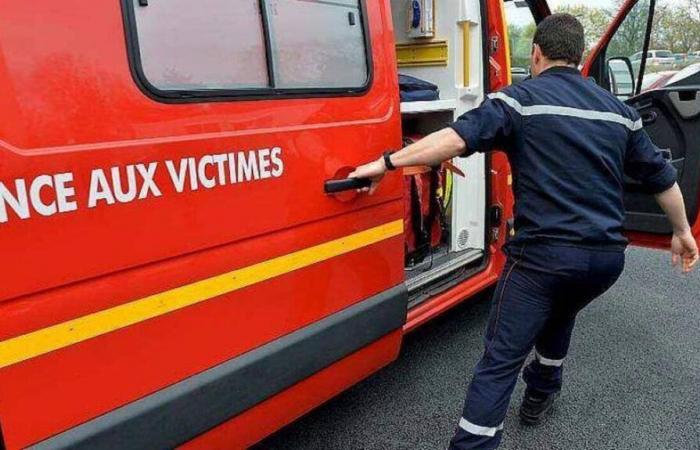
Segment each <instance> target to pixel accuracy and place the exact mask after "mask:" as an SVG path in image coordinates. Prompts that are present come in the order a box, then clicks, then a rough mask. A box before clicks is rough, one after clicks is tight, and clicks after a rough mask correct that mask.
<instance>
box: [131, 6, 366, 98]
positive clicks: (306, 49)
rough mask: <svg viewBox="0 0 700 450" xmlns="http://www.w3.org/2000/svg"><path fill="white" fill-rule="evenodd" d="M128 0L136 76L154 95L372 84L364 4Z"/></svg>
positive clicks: (337, 89)
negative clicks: (369, 82)
mask: <svg viewBox="0 0 700 450" xmlns="http://www.w3.org/2000/svg"><path fill="white" fill-rule="evenodd" d="M125 1H126V3H127V5H129V7H130V10H129V11H127V18H128V24H129V26H130V29H131V33H130V35H129V38H130V42H131V43H132V44H137V46H136V45H132V46H131V49H132V51H134V49H135V48H137V49H138V54H137V55H136V56H138V58H136V61H135V63H136V64H137V67H138V68H140V72H139V77H140V78H141V79H142V80H144V79H145V80H144V81H145V84H146V86H147V87H149V88H151V86H153V88H155V89H153V88H151V90H153V91H154V93H156V94H157V95H163V96H168V97H178V96H179V97H186V98H190V97H211V96H227V95H246V94H250V93H254V94H255V95H265V94H266V93H268V92H270V93H272V92H273V91H274V92H275V93H276V94H279V93H285V92H286V90H295V89H304V90H303V91H302V92H301V93H306V92H307V90H308V89H313V90H318V91H322V92H344V91H346V90H360V89H362V88H364V87H365V86H366V84H367V81H368V79H369V67H368V57H367V51H368V49H367V46H366V36H365V29H364V22H363V21H364V17H363V8H362V4H361V0H197V1H192V0H148V1H144V0H125ZM334 90H335V91H334ZM246 91H248V92H246Z"/></svg>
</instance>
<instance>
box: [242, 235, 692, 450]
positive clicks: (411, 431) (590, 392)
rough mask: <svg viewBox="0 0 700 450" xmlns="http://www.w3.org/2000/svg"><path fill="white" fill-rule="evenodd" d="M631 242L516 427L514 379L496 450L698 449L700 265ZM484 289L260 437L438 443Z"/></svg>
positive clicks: (456, 406)
mask: <svg viewBox="0 0 700 450" xmlns="http://www.w3.org/2000/svg"><path fill="white" fill-rule="evenodd" d="M669 258H670V257H669V256H668V254H667V253H664V252H658V251H650V250H640V249H630V250H628V252H627V268H626V270H625V273H624V274H623V275H622V277H621V279H620V280H619V281H618V283H617V284H616V285H615V286H614V287H613V288H612V289H611V290H610V291H609V292H608V293H606V294H605V295H604V296H603V297H601V298H600V299H598V300H597V301H596V302H594V303H593V304H592V305H591V306H589V307H588V308H587V309H586V310H585V311H584V312H582V313H581V315H580V316H579V320H578V324H577V329H576V332H575V336H574V342H573V344H572V349H571V351H570V355H569V358H568V359H567V363H566V373H565V386H564V391H563V395H562V396H561V397H560V399H559V400H558V403H557V405H556V407H555V411H554V414H553V415H552V416H551V417H550V419H549V420H548V421H547V422H546V423H544V424H542V425H540V426H538V427H535V428H526V427H523V426H521V425H520V423H519V421H518V418H517V407H518V405H519V401H520V397H521V395H522V392H523V383H522V382H519V383H518V387H517V388H516V391H515V394H514V396H513V401H512V402H511V406H510V410H509V413H508V417H507V418H506V422H505V435H504V439H503V443H502V445H501V447H500V449H502V450H514V449H518V450H549V449H552V450H559V449H561V450H577V449H591V450H593V449H594V450H602V449H605V450H609V449H629V450H643V449H649V450H652V449H653V450H667V449H668V450H670V449H674V450H700V273H699V272H696V273H693V274H691V275H688V276H683V275H680V274H678V273H676V272H674V271H672V270H671V269H670V267H669V264H668V261H669ZM489 303H490V298H488V297H486V296H482V297H481V298H478V299H476V300H475V301H471V302H468V303H467V304H465V305H462V306H459V307H458V308H456V309H455V310H453V311H451V312H448V313H447V314H446V315H445V317H441V318H439V319H437V320H436V321H434V322H433V323H430V324H428V325H426V326H425V327H423V328H421V329H420V330H418V331H416V332H415V333H413V334H411V335H409V336H408V337H407V338H406V340H405V343H404V347H403V351H402V353H401V356H400V357H399V359H398V360H397V361H396V362H395V363H394V364H392V365H391V366H389V367H387V368H386V369H384V370H382V371H381V372H379V373H377V374H376V375H374V376H372V377H370V378H369V379H367V380H366V381H364V382H362V383H360V384H358V385H357V386H355V387H353V388H352V389H350V390H349V391H347V392H345V393H344V394H342V395H340V396H339V397H337V398H335V399H333V400H331V401H330V402H329V403H328V404H326V405H325V406H322V407H320V408H318V409H316V410H315V411H313V412H311V413H310V414H309V415H307V416H306V417H304V418H302V419H300V420H299V421H297V422H296V423H294V424H292V425H290V426H289V427H287V428H285V429H283V430H282V431H280V432H279V433H277V434H276V435H273V436H272V437H270V438H268V439H267V440H266V441H264V442H262V443H261V444H260V445H259V446H257V447H256V448H257V450H272V449H285V450H289V449H323V450H332V449H444V448H445V447H446V445H447V442H448V440H449V438H450V437H451V434H452V432H453V429H454V427H455V424H456V421H457V420H458V419H459V415H460V413H461V409H462V401H463V398H464V397H463V396H464V393H465V390H466V387H467V384H468V382H469V378H470V377H471V370H472V368H473V366H474V364H476V362H477V360H478V358H479V356H480V353H481V334H482V330H483V329H484V326H485V323H486V320H487V315H488V309H489Z"/></svg>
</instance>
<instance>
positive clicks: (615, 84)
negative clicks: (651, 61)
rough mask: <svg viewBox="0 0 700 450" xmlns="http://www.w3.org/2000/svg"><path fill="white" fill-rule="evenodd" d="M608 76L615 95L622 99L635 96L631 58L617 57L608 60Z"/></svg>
mask: <svg viewBox="0 0 700 450" xmlns="http://www.w3.org/2000/svg"><path fill="white" fill-rule="evenodd" d="M608 75H609V77H610V87H611V90H612V93H613V94H615V95H616V96H617V97H621V98H630V97H632V96H633V95H634V69H633V68H632V62H631V61H630V59H629V58H627V57H626V56H616V57H614V58H610V59H608Z"/></svg>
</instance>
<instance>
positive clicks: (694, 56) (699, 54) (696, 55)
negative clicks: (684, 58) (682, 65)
mask: <svg viewBox="0 0 700 450" xmlns="http://www.w3.org/2000/svg"><path fill="white" fill-rule="evenodd" d="M688 61H689V62H692V61H700V51H696V52H688Z"/></svg>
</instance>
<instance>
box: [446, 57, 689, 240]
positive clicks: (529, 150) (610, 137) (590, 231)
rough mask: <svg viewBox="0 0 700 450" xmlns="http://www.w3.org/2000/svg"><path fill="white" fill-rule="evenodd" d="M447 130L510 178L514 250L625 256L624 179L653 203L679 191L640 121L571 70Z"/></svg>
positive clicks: (514, 92) (537, 81) (512, 91)
mask: <svg viewBox="0 0 700 450" xmlns="http://www.w3.org/2000/svg"><path fill="white" fill-rule="evenodd" d="M452 128H453V129H454V130H455V131H456V132H457V133H458V134H459V135H460V136H461V137H462V139H464V141H465V142H466V144H467V152H466V153H465V155H464V156H468V155H470V154H472V153H473V152H485V151H488V150H491V149H493V148H500V149H503V150H504V151H505V152H506V153H507V154H508V159H509V161H510V164H511V167H512V170H513V192H514V195H515V230H516V235H515V237H514V239H513V241H512V242H513V244H521V243H527V242H533V241H534V242H546V243H552V244H557V243H558V244H564V245H575V246H584V247H601V246H611V247H618V246H619V247H623V246H625V245H626V244H627V240H626V239H625V238H624V236H623V234H622V222H623V219H624V215H625V211H624V206H623V194H624V189H623V174H627V175H629V176H630V177H631V178H633V179H636V180H638V181H640V182H641V183H642V184H643V185H644V186H645V188H646V189H647V190H648V192H650V193H659V192H662V191H664V190H666V189H668V188H670V187H671V186H673V184H674V183H675V181H676V170H675V169H674V168H673V166H672V165H671V164H670V163H668V162H667V161H666V160H665V159H664V158H663V157H662V155H661V153H660V152H659V151H658V149H657V147H656V146H655V145H654V144H653V143H652V142H651V140H650V139H649V136H648V135H647V134H646V132H645V131H644V130H643V129H642V120H641V119H640V117H639V114H638V113H637V111H635V110H634V109H633V108H630V107H629V106H627V105H626V104H624V103H623V102H621V101H620V100H618V99H617V98H616V97H615V96H614V95H612V94H611V93H610V92H608V91H606V90H604V89H602V88H600V87H599V86H597V85H596V84H595V83H594V82H593V81H591V80H588V79H586V78H584V77H583V76H582V75H581V73H580V72H579V71H578V70H576V69H574V68H570V67H554V68H550V69H548V70H546V71H545V72H543V73H542V74H540V76H538V77H536V78H533V79H530V80H526V81H523V82H521V83H519V84H517V85H513V86H509V87H507V88H505V89H503V90H501V91H499V92H496V93H494V94H490V95H489V96H488V98H487V99H486V100H485V101H484V102H483V104H482V105H481V106H479V107H478V108H476V109H473V110H471V111H469V112H467V113H466V114H464V115H462V116H461V117H460V118H459V119H457V121H456V122H455V123H454V124H453V125H452Z"/></svg>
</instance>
